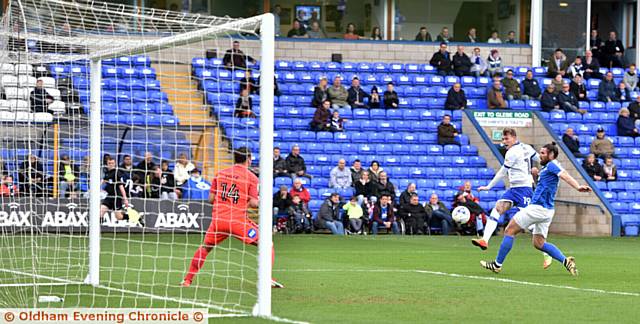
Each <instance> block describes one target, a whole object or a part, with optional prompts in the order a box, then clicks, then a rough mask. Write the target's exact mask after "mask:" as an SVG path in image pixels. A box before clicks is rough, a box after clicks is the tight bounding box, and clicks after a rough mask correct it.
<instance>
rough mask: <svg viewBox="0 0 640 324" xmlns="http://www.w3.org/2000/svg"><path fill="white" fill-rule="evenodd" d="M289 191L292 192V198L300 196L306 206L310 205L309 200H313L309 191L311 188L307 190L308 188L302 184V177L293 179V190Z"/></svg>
mask: <svg viewBox="0 0 640 324" xmlns="http://www.w3.org/2000/svg"><path fill="white" fill-rule="evenodd" d="M289 193H290V194H291V198H293V197H295V196H298V197H300V199H301V200H302V202H303V203H304V205H305V207H307V206H309V201H311V194H310V193H309V190H307V188H305V187H304V186H303V185H302V180H300V178H296V179H295V180H293V187H292V188H291V191H289ZM307 208H308V207H307Z"/></svg>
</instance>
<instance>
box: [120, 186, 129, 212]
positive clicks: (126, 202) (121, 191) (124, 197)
mask: <svg viewBox="0 0 640 324" xmlns="http://www.w3.org/2000/svg"><path fill="white" fill-rule="evenodd" d="M118 190H120V194H121V195H122V199H123V201H124V204H125V206H126V207H129V199H127V192H126V191H125V190H124V185H122V184H118Z"/></svg>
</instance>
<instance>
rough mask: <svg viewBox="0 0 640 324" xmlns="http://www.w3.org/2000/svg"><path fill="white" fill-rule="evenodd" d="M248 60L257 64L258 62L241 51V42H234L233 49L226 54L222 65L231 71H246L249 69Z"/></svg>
mask: <svg viewBox="0 0 640 324" xmlns="http://www.w3.org/2000/svg"><path fill="white" fill-rule="evenodd" d="M247 60H248V61H250V62H252V63H255V62H256V60H254V59H253V57H251V56H248V55H245V54H244V53H243V52H242V51H241V50H240V42H238V41H233V48H232V49H228V50H227V52H226V53H225V54H224V58H222V64H223V65H224V66H225V67H226V68H227V69H229V70H233V69H243V70H244V69H246V68H247Z"/></svg>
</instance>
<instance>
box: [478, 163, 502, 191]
mask: <svg viewBox="0 0 640 324" xmlns="http://www.w3.org/2000/svg"><path fill="white" fill-rule="evenodd" d="M506 174H507V168H505V167H504V165H503V166H502V167H500V170H498V172H496V175H495V176H493V179H491V182H489V184H488V185H486V186H482V187H478V191H486V190H491V188H493V187H494V186H495V185H497V184H498V182H500V180H502V179H503V178H504V177H505V175H506Z"/></svg>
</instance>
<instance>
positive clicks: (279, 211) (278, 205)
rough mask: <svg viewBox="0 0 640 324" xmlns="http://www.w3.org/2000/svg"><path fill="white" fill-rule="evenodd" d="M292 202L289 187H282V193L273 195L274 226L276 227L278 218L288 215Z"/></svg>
mask: <svg viewBox="0 0 640 324" xmlns="http://www.w3.org/2000/svg"><path fill="white" fill-rule="evenodd" d="M291 201H292V199H291V194H290V193H289V189H287V186H285V185H282V186H280V191H278V192H276V193H275V194H274V195H273V225H276V223H277V218H278V216H281V215H286V214H287V212H288V209H289V207H290V206H291Z"/></svg>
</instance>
